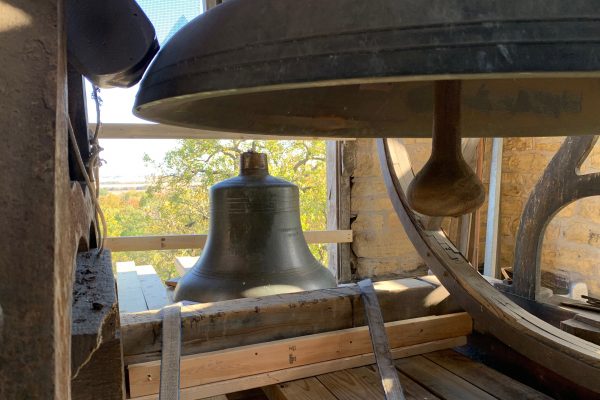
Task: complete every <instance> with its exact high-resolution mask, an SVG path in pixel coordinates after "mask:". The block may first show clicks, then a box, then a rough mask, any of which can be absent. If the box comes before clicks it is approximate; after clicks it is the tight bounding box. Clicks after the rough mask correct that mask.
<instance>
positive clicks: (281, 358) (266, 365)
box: [128, 313, 471, 397]
mask: <svg viewBox="0 0 600 400" xmlns="http://www.w3.org/2000/svg"><path fill="white" fill-rule="evenodd" d="M386 331H387V334H388V336H389V337H390V346H391V347H393V348H400V347H406V346H411V345H415V344H419V343H427V342H431V341H435V340H441V339H447V338H452V337H460V336H464V335H467V334H469V333H470V332H471V319H470V317H469V316H468V315H467V314H465V313H459V314H450V315H443V316H431V317H422V318H415V319H409V320H404V321H395V322H389V323H387V324H386ZM371 352H372V345H371V340H370V337H369V331H368V328H367V327H360V328H351V329H345V330H340V331H335V332H327V333H321V334H317V335H307V336H302V337H298V338H292V339H284V340H279V341H273V342H267V343H261V344H256V345H250V346H242V347H238V348H232V349H227V350H223V351H215V352H210V353H205V354H197V355H190V356H185V357H183V358H182V360H181V387H182V388H189V387H193V386H200V385H205V384H208V383H212V382H218V381H223V380H230V379H235V378H240V377H243V376H249V375H255V374H259V373H266V372H271V371H277V370H281V369H285V368H289V367H290V366H292V365H293V366H302V365H309V364H315V363H320V362H323V361H329V360H333V359H340V358H344V357H353V356H357V355H361V354H367V353H371ZM128 371H129V372H128V377H129V392H130V394H131V396H132V397H139V396H144V395H148V394H153V393H157V392H158V390H159V385H160V379H159V377H160V362H158V361H153V362H148V363H142V364H134V365H129V366H128Z"/></svg>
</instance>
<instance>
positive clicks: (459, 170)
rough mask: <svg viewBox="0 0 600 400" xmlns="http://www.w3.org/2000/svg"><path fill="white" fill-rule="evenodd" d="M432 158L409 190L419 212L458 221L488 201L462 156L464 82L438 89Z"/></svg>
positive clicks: (448, 83)
mask: <svg viewBox="0 0 600 400" xmlns="http://www.w3.org/2000/svg"><path fill="white" fill-rule="evenodd" d="M434 90H435V92H434V105H433V116H434V122H433V144H432V146H433V147H432V151H431V157H430V158H429V160H428V161H427V163H426V164H425V166H424V167H423V168H422V169H421V171H419V173H418V174H417V175H416V176H415V179H414V180H413V181H412V182H411V184H410V186H409V188H408V193H407V197H408V202H409V204H410V206H411V207H412V208H413V209H414V210H415V211H417V212H419V213H421V214H425V215H430V216H436V217H455V216H459V215H463V214H466V213H468V212H471V211H474V210H476V209H477V208H478V207H480V206H481V205H482V204H483V202H484V201H485V190H484V188H483V184H482V183H481V181H480V180H479V178H478V177H477V176H476V175H475V173H474V172H473V170H472V169H471V167H469V165H468V164H467V162H466V161H465V159H464V158H463V156H462V151H461V135H460V97H461V96H460V95H461V82H460V81H438V82H436V83H435V86H434Z"/></svg>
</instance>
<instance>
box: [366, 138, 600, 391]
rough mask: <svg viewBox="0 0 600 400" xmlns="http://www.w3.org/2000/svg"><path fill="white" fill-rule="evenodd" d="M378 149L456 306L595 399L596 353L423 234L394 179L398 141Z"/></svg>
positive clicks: (440, 239) (598, 384)
mask: <svg viewBox="0 0 600 400" xmlns="http://www.w3.org/2000/svg"><path fill="white" fill-rule="evenodd" d="M377 145H378V150H379V157H380V162H381V168H382V171H383V175H384V179H385V181H386V186H387V188H388V194H389V195H390V199H391V201H392V204H393V205H394V209H395V210H396V213H397V214H398V216H399V217H400V220H401V222H402V225H403V226H404V229H405V231H406V233H407V235H408V236H409V238H410V239H411V241H412V243H413V244H414V245H415V247H416V248H417V250H418V251H419V254H420V255H421V257H422V258H423V259H424V260H425V262H427V264H428V265H429V266H430V268H431V269H432V270H433V271H434V272H435V274H436V275H437V276H438V277H439V278H440V281H441V283H442V284H443V285H444V286H445V287H446V288H447V289H448V291H449V292H450V293H452V295H453V297H454V298H455V299H456V300H457V301H458V302H460V304H461V306H463V307H464V308H465V310H467V311H468V312H469V313H470V314H471V316H472V317H473V318H474V319H475V321H476V322H478V323H480V324H481V326H482V327H485V329H486V330H488V331H489V332H490V333H492V334H493V335H495V336H496V337H497V338H498V339H500V340H501V341H503V342H504V343H506V344H507V345H509V346H511V347H512V348H514V349H515V350H516V351H518V352H519V353H521V354H523V355H525V356H526V357H528V358H530V359H531V360H533V361H534V362H537V363H539V364H543V365H546V366H547V368H548V369H549V370H551V371H552V372H555V373H557V374H559V375H561V376H563V377H565V378H566V379H568V380H570V381H571V382H573V383H575V384H576V385H579V386H582V387H583V388H586V389H588V390H591V391H594V392H597V393H600V381H599V380H598V379H597V378H596V377H597V376H598V373H599V371H600V347H599V346H596V345H594V344H592V343H589V342H587V341H585V340H582V339H580V338H577V337H575V336H572V335H569V334H567V333H565V332H563V331H561V330H560V329H558V328H555V327H553V326H551V325H550V324H548V323H546V322H544V321H542V320H540V319H538V318H536V317H535V316H533V315H531V314H529V313H528V312H527V311H525V310H523V309H522V308H521V307H519V306H518V305H517V304H515V303H513V302H512V301H511V300H509V299H508V298H506V297H505V296H503V295H502V294H501V293H500V292H498V291H497V290H496V289H494V288H493V287H492V286H491V285H490V284H489V283H488V282H487V281H486V280H485V279H484V278H483V277H482V276H481V275H479V273H478V272H476V271H475V270H474V269H473V268H472V267H471V265H470V264H469V263H468V262H467V261H466V260H465V258H464V257H463V256H462V255H461V254H460V252H459V251H458V250H457V249H456V248H455V247H454V246H453V245H452V244H451V243H450V242H449V240H448V238H447V237H446V236H445V235H444V234H443V233H442V232H441V231H431V230H427V229H425V228H424V225H423V224H422V223H421V222H420V221H419V217H418V216H417V215H415V214H414V213H413V212H412V210H411V209H410V207H409V206H408V205H407V202H406V197H405V195H404V193H405V190H406V188H405V187H404V184H403V183H402V181H400V180H399V179H398V177H399V176H402V175H399V174H398V172H397V171H395V170H394V166H395V160H393V158H392V154H393V153H392V152H391V151H390V149H393V148H400V149H403V148H404V145H403V144H402V142H401V140H399V139H395V140H389V139H388V140H386V139H379V140H378V143H377ZM400 152H402V150H400ZM404 152H405V150H404ZM394 153H398V150H396V151H395V152H394Z"/></svg>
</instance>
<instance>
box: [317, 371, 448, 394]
mask: <svg viewBox="0 0 600 400" xmlns="http://www.w3.org/2000/svg"><path fill="white" fill-rule="evenodd" d="M396 373H397V374H398V377H399V379H400V381H401V382H402V387H403V389H405V390H404V394H405V395H406V398H407V399H408V400H417V399H418V400H423V399H428V400H434V399H437V397H436V396H435V395H433V394H432V393H430V392H429V391H427V390H426V389H424V388H423V387H422V386H420V385H419V384H418V383H416V382H415V381H413V380H412V379H410V378H409V377H407V376H406V375H404V374H402V373H401V372H399V371H396ZM317 379H319V381H321V382H323V383H324V384H325V386H326V387H327V389H329V390H330V391H331V392H332V393H334V394H335V395H336V397H337V398H338V399H340V400H342V399H347V400H352V399H357V400H358V399H372V398H382V397H383V390H382V388H381V383H380V381H379V375H378V374H377V372H376V368H375V367H374V366H368V367H362V368H353V369H347V370H344V371H339V372H335V373H331V374H326V375H320V376H319V377H317Z"/></svg>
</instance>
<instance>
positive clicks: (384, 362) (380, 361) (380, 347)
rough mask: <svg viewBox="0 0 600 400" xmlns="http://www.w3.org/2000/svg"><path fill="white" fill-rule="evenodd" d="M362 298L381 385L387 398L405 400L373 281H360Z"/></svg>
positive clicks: (389, 399) (388, 399)
mask: <svg viewBox="0 0 600 400" xmlns="http://www.w3.org/2000/svg"><path fill="white" fill-rule="evenodd" d="M358 287H359V288H360V292H361V298H362V300H363V303H364V304H365V316H366V318H367V323H368V325H369V335H370V336H371V343H372V344H373V354H374V355H375V361H376V362H377V367H378V370H379V374H380V375H381V385H382V387H383V391H384V393H385V398H386V399H387V400H404V393H403V391H402V385H401V384H400V380H399V379H398V373H397V372H396V369H395V368H394V363H393V358H392V354H391V352H390V346H389V343H388V337H387V335H386V331H385V326H384V323H383V316H382V315H381V309H380V308H379V302H378V301H377V295H376V294H375V289H374V288H373V282H371V280H370V279H365V280H362V281H360V282H358Z"/></svg>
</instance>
